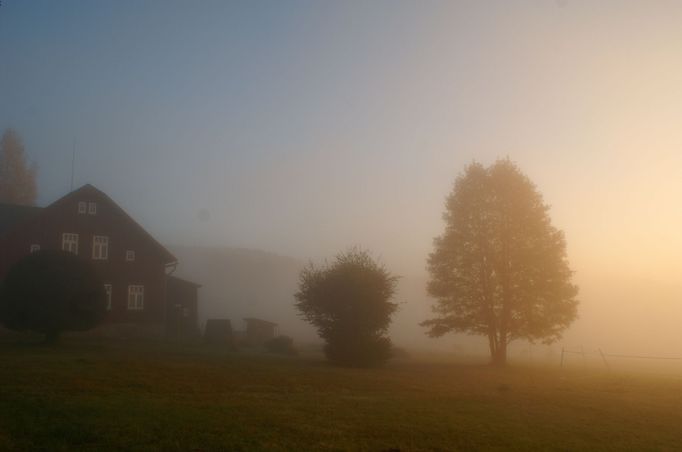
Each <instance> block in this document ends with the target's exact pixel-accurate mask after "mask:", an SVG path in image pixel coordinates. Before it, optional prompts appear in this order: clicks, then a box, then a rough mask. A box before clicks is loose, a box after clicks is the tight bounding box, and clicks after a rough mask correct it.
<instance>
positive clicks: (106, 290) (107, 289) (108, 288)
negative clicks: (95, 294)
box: [104, 284, 113, 311]
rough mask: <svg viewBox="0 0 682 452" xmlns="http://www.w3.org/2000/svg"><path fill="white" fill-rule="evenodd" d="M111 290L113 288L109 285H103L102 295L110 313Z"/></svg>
mask: <svg viewBox="0 0 682 452" xmlns="http://www.w3.org/2000/svg"><path fill="white" fill-rule="evenodd" d="M112 290H113V286H112V285H111V284H105V285H104V293H105V294H106V297H107V298H106V300H107V311H111V292H112Z"/></svg>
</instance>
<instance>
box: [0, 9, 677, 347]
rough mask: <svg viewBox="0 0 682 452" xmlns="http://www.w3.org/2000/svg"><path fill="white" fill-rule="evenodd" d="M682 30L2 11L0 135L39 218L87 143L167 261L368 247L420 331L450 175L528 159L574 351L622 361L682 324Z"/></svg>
mask: <svg viewBox="0 0 682 452" xmlns="http://www.w3.org/2000/svg"><path fill="white" fill-rule="evenodd" d="M680 23H682V3H680V2H676V1H648V2H634V1H633V2H627V1H611V2H609V1H600V2H593V1H587V0H586V1H572V0H564V1H526V2H524V1H515V2H514V1H509V2H508V1H499V2H449V1H447V2H446V1H443V2H437V1H429V2H411V1H405V2H400V1H392V0H391V1H388V0H387V1H374V2H361V1H357V2H345V1H344V2H335V3H333V4H332V3H331V2H314V1H309V2H305V1H300V2H289V1H287V2H281V1H272V2H267V1H263V2H233V3H232V2H231V3H228V2H222V1H221V2H218V1H216V2H209V1H206V2H201V3H194V2H171V1H163V2H161V1H157V2H153V1H147V2H137V1H117V2H87V1H59V2H54V1H44V2H33V1H32V2H25V1H17V0H6V1H3V3H2V7H0V127H1V128H5V127H8V126H13V127H15V128H17V129H18V131H19V132H20V134H21V135H22V136H23V138H24V141H25V145H26V150H27V152H28V154H29V156H30V157H31V158H32V159H33V160H35V161H36V162H37V163H38V165H39V167H40V170H39V191H40V204H47V203H49V202H51V201H53V200H54V199H56V198H58V197H60V196H61V195H63V194H64V193H65V192H66V191H67V190H68V188H69V178H70V161H71V149H72V146H73V141H74V138H75V142H76V149H77V164H76V185H77V186H78V185H81V184H83V183H87V182H89V183H92V184H94V185H95V186H97V187H98V188H100V189H102V190H103V191H105V192H106V193H108V194H109V195H110V196H111V197H112V198H113V199H114V200H116V201H117V202H119V203H120V204H121V205H122V207H124V208H125V209H126V210H127V211H128V212H129V213H130V214H131V215H132V216H133V217H134V218H136V219H137V220H139V221H140V223H141V224H143V225H144V226H145V227H146V228H147V229H149V230H150V232H152V233H153V234H154V235H155V236H156V237H158V238H159V239H160V240H161V241H162V242H164V243H169V244H180V245H204V246H237V247H247V248H258V249H264V250H268V251H272V252H276V253H280V254H284V255H291V256H294V257H297V258H300V259H308V258H316V259H319V258H323V257H328V256H330V255H332V254H334V253H336V252H337V251H339V250H342V249H345V248H346V247H348V246H350V245H360V246H363V247H367V248H369V249H371V250H372V251H373V252H374V253H375V254H376V255H378V256H380V257H381V259H382V260H383V261H384V262H385V263H386V264H387V265H388V267H389V268H390V269H391V270H393V271H394V272H395V273H398V274H400V275H403V276H404V280H405V281H406V283H405V284H406V285H407V287H411V288H412V289H410V290H407V292H405V291H404V292H403V293H404V295H405V297H406V299H405V300H404V301H408V303H409V306H407V307H405V308H404V310H405V311H406V312H408V313H411V312H418V313H419V314H420V315H421V316H422V317H423V316H427V315H428V313H427V312H428V311H427V306H428V303H427V301H426V299H425V298H424V297H425V295H424V294H423V291H421V289H417V287H419V288H421V287H423V281H424V280H425V277H426V275H425V270H424V266H425V258H426V255H427V254H428V252H429V251H430V249H431V241H432V239H433V237H434V236H436V235H438V234H439V233H440V232H441V230H442V227H443V223H442V221H441V214H442V211H443V202H444V199H445V196H446V195H447V193H448V192H449V191H450V189H451V185H452V182H453V180H454V177H455V176H456V175H457V174H458V173H459V172H460V171H461V170H462V168H463V166H464V165H465V164H467V163H469V162H470V161H472V160H473V159H476V160H478V161H480V162H482V163H485V164H488V163H491V162H492V161H494V159H496V158H498V157H506V156H508V157H510V158H511V159H512V160H514V161H516V162H517V163H518V164H519V166H520V167H521V169H522V170H523V171H525V172H526V173H527V174H528V176H529V177H530V178H531V179H532V180H533V181H534V182H535V183H536V184H537V186H538V188H539V190H540V191H541V192H542V193H543V194H544V197H545V200H546V201H547V202H548V203H549V204H551V205H552V209H551V211H550V214H551V216H552V219H553V222H554V225H555V226H557V227H558V228H559V229H562V230H564V231H565V233H566V237H567V242H568V254H569V258H570V261H571V264H572V267H573V269H574V270H575V271H576V281H577V282H578V284H579V285H581V286H582V288H583V291H582V293H581V296H580V299H581V300H582V302H583V304H582V305H581V308H580V316H581V318H580V320H579V321H578V322H577V323H576V325H575V326H574V327H573V328H572V330H571V331H570V332H569V334H568V336H567V340H569V339H570V340H571V341H573V342H591V343H600V344H601V343H604V342H607V341H609V340H612V341H614V342H616V341H615V339H613V336H615V333H614V334H607V333H604V331H605V330H607V329H609V328H611V330H609V331H618V335H621V334H622V335H624V336H627V335H628V332H630V333H631V332H632V329H631V327H632V325H635V320H637V321H641V322H645V323H647V324H653V325H662V324H661V323H660V322H661V321H663V320H665V319H667V318H671V317H674V316H678V318H679V316H680V315H682V309H680V304H682V296H681V295H682V287H681V286H680V283H679V280H680V276H682V263H681V262H680V256H682V238H681V231H682V209H681V208H680V201H681V200H682V177H680V172H681V169H682V146H681V145H682V129H681V128H680V118H682V85H681V84H680V80H682V52H681V51H682V28H681V27H680V26H679V24H680ZM202 210H205V211H207V212H208V215H205V214H204V215H203V216H202V218H200V215H199V212H200V211H202ZM625 281H627V282H628V284H635V285H637V287H638V288H639V289H638V290H635V291H625V293H623V285H622V283H623V282H625ZM619 291H620V292H619ZM633 294H636V295H633ZM628 297H630V298H628ZM633 297H636V299H632V298H633ZM401 301H403V300H401ZM619 309H620V312H622V313H623V317H622V318H621V319H620V321H619V320H618V318H617V316H616V313H614V317H610V316H609V315H608V314H609V313H611V312H614V310H615V311H618V310H619ZM626 314H627V315H628V316H629V317H628V316H626ZM647 316H648V317H647ZM408 320H409V321H411V322H412V324H414V318H412V317H411V316H408V315H407V314H403V317H402V320H401V321H402V322H404V324H405V325H407V323H408ZM419 320H421V319H419ZM638 325H642V323H639V324H638ZM406 328H407V327H406ZM417 330H418V328H417V327H414V328H413V330H412V331H413V334H414V335H417V334H421V333H418V332H417ZM652 330H656V331H658V332H659V336H656V337H657V338H658V339H656V338H654V337H653V336H651V334H650V333H651V332H650V331H648V330H646V331H644V332H642V333H641V335H640V336H641V337H642V338H646V337H648V338H649V340H650V341H651V343H650V344H644V345H650V347H651V348H657V349H661V348H664V347H666V349H668V350H670V349H675V348H676V347H679V348H681V349H682V338H679V339H676V336H675V331H676V330H673V325H667V326H664V327H663V328H662V329H661V328H652ZM647 331H648V332H647ZM600 335H601V336H600ZM661 335H662V336H661ZM587 337H589V338H590V339H587ZM609 337H611V338H610V339H609ZM618 337H622V336H618ZM638 337H639V336H638ZM672 341H674V344H673V345H671V342H672ZM614 346H615V345H614Z"/></svg>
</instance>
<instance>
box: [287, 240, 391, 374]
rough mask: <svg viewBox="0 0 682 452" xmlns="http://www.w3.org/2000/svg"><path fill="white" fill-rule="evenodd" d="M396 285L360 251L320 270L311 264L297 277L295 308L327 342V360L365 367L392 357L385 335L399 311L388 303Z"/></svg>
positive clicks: (349, 252) (381, 268)
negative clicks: (297, 286)
mask: <svg viewBox="0 0 682 452" xmlns="http://www.w3.org/2000/svg"><path fill="white" fill-rule="evenodd" d="M397 280H398V278H397V277H396V276H393V275H391V274H390V273H389V272H388V271H387V270H386V269H385V268H384V267H383V266H381V265H379V264H377V263H376V262H375V261H374V260H373V259H372V257H371V256H370V255H369V253H367V252H366V251H360V250H351V251H348V252H345V253H341V254H339V255H337V256H336V259H335V261H334V263H333V264H331V265H326V266H325V267H322V268H317V267H315V266H314V265H312V264H310V265H309V266H308V267H306V268H305V269H304V270H303V271H302V272H301V276H300V283H299V291H298V293H296V295H295V297H296V300H297V301H296V307H297V308H298V310H299V311H300V313H301V315H302V317H303V318H304V319H305V320H307V321H308V322H310V323H311V324H313V325H314V326H315V327H316V328H317V331H318V333H319V335H320V336H321V337H322V338H323V339H324V340H325V342H326V345H325V354H326V356H327V358H328V359H329V360H330V361H332V362H334V363H336V364H340V365H348V366H369V365H374V364H379V363H382V362H384V361H386V360H387V359H388V358H389V357H390V354H391V341H390V339H389V338H388V337H387V336H386V331H387V330H388V326H389V324H390V323H391V315H392V314H393V313H394V312H395V310H396V309H397V307H398V305H397V304H396V303H391V301H390V300H391V298H392V297H393V294H394V293H395V287H396V284H397Z"/></svg>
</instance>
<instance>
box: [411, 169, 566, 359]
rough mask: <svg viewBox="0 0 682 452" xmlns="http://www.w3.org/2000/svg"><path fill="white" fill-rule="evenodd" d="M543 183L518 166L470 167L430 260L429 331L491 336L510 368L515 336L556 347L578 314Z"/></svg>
mask: <svg viewBox="0 0 682 452" xmlns="http://www.w3.org/2000/svg"><path fill="white" fill-rule="evenodd" d="M548 210H549V207H548V206H547V205H546V204H545V203H544V201H543V199H542V195H541V194H540V193H539V192H538V190H537V189H536V187H535V185H534V184H533V183H532V182H531V181H530V180H529V179H528V177H526V176H525V175H524V174H523V173H522V172H521V171H520V170H519V168H518V167H517V166H516V165H515V164H514V163H512V162H511V161H509V160H507V159H505V160H498V161H497V162H495V163H494V164H493V165H491V166H489V167H487V168H486V167H484V166H483V165H480V164H478V163H473V164H471V165H469V166H468V167H467V168H466V169H465V171H464V173H463V174H462V175H460V176H459V177H458V178H457V179H456V181H455V184H454V188H453V190H452V193H451V194H450V195H449V196H448V198H447V201H446V209H445V213H444V215H443V219H444V220H445V223H446V226H445V232H444V233H443V234H442V235H441V236H439V237H437V238H436V239H435V240H434V250H433V252H432V253H431V254H430V256H429V259H428V270H429V273H430V280H429V282H428V285H427V290H428V292H429V294H430V295H431V296H433V297H434V298H436V305H435V306H434V309H433V310H434V313H435V314H436V317H435V318H433V319H430V320H427V321H425V322H423V324H422V325H424V326H427V327H428V328H429V334H430V335H431V336H434V337H437V336H442V335H444V334H446V333H448V332H460V333H468V334H474V335H485V336H487V338H488V344H489V348H490V354H491V358H492V361H493V362H494V363H497V364H504V363H506V356H507V345H508V344H509V343H510V342H511V341H513V340H515V339H525V340H528V341H531V342H535V341H542V342H544V343H552V342H553V341H556V340H557V339H559V338H560V337H561V333H562V331H563V330H564V329H565V328H566V327H568V325H570V323H571V322H572V321H573V320H574V319H575V318H576V316H577V306H578V301H577V300H576V296H577V293H578V288H577V286H575V285H574V284H572V282H571V279H572V272H571V270H570V268H569V264H568V261H567V258H566V243H565V239H564V235H563V233H562V232H561V231H559V230H557V229H556V228H555V227H554V226H552V224H551V221H550V218H549V215H548Z"/></svg>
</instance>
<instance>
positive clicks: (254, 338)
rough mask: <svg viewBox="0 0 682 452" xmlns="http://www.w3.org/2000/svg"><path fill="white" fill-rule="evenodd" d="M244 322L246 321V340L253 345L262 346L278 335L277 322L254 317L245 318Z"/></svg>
mask: <svg viewBox="0 0 682 452" xmlns="http://www.w3.org/2000/svg"><path fill="white" fill-rule="evenodd" d="M244 322H246V331H245V341H246V343H247V344H248V345H250V346H252V347H257V346H261V345H263V344H265V343H266V342H267V341H269V340H270V339H273V338H274V337H275V336H276V335H277V324H276V323H273V322H269V321H267V320H262V319H256V318H253V317H247V318H245V319H244Z"/></svg>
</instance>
